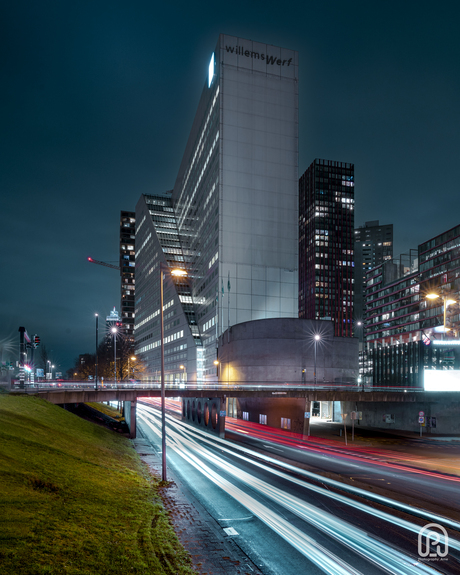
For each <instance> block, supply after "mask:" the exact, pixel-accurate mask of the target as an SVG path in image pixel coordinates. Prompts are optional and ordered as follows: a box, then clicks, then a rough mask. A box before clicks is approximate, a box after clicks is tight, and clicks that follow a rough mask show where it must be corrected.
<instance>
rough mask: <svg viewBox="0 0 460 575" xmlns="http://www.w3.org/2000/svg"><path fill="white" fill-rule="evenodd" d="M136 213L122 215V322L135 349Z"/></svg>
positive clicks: (126, 336) (123, 213)
mask: <svg viewBox="0 0 460 575" xmlns="http://www.w3.org/2000/svg"><path fill="white" fill-rule="evenodd" d="M135 237H136V214H135V212H123V211H122V212H121V214H120V276H121V321H122V322H123V333H124V335H125V341H126V342H129V344H130V347H132V348H134V291H135V278H134V270H135Z"/></svg>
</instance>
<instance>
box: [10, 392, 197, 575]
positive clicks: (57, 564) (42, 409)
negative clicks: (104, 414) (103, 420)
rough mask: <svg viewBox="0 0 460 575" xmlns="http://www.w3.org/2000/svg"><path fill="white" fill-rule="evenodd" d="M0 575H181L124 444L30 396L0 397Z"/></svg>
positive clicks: (170, 537)
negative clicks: (0, 574) (173, 574)
mask: <svg viewBox="0 0 460 575" xmlns="http://www.w3.org/2000/svg"><path fill="white" fill-rule="evenodd" d="M0 518H1V519H0V571H1V573H2V575H10V574H11V575H13V574H14V575H20V574H34V575H35V574H36V575H41V574H53V575H54V574H56V575H63V574H88V575H96V574H97V575H104V574H111V575H116V574H118V573H119V574H123V575H126V574H144V573H145V574H147V573H148V574H157V573H158V574H162V573H165V574H169V573H179V574H190V573H193V571H192V569H191V568H190V560H189V556H188V554H187V553H186V552H185V551H184V549H183V548H182V547H181V546H180V544H179V542H178V540H177V537H176V535H175V534H174V532H173V530H172V528H171V527H170V525H169V522H168V517H167V514H166V512H165V511H164V509H163V507H162V505H161V503H160V500H159V498H158V496H157V484H156V483H155V481H154V480H152V479H151V477H150V476H149V474H148V473H147V471H146V469H145V467H144V466H143V465H142V463H141V462H140V460H139V458H138V456H137V454H136V452H135V451H134V449H133V448H132V446H131V443H130V442H129V440H128V439H126V438H125V437H122V436H119V435H117V434H116V433H114V432H111V431H108V430H106V429H104V428H102V427H99V426H97V425H94V424H92V423H90V422H87V421H85V420H82V419H80V418H78V417H76V416H75V415H72V414H71V413H68V412H67V411H65V410H64V409H62V408H60V407H57V406H54V405H52V404H50V403H47V402H46V401H43V400H41V399H37V398H34V397H14V396H9V395H5V394H1V395H0Z"/></svg>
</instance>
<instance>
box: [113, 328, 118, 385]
mask: <svg viewBox="0 0 460 575" xmlns="http://www.w3.org/2000/svg"><path fill="white" fill-rule="evenodd" d="M112 333H113V357H114V362H115V385H117V328H116V327H113V328H112Z"/></svg>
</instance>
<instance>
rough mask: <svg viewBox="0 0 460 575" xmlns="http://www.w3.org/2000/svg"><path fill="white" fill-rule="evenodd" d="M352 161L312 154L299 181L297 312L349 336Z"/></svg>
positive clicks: (351, 263)
mask: <svg viewBox="0 0 460 575" xmlns="http://www.w3.org/2000/svg"><path fill="white" fill-rule="evenodd" d="M354 185H355V184H354V165H353V164H349V163H345V162H335V161H330V160H319V159H316V160H315V161H314V162H313V163H312V164H311V165H310V166H309V168H308V169H307V171H306V172H305V173H304V174H303V176H302V177H301V178H300V181H299V317H300V318H304V319H330V320H332V321H333V322H334V324H335V325H334V333H335V335H336V336H347V337H351V336H352V335H353V333H352V319H353V248H354V238H353V228H354Z"/></svg>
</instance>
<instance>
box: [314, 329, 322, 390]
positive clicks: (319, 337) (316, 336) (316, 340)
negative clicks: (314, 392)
mask: <svg viewBox="0 0 460 575" xmlns="http://www.w3.org/2000/svg"><path fill="white" fill-rule="evenodd" d="M320 339H321V336H320V335H319V333H316V334H315V336H314V341H315V371H314V378H315V387H316V346H317V344H318V341H319V340H320Z"/></svg>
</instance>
